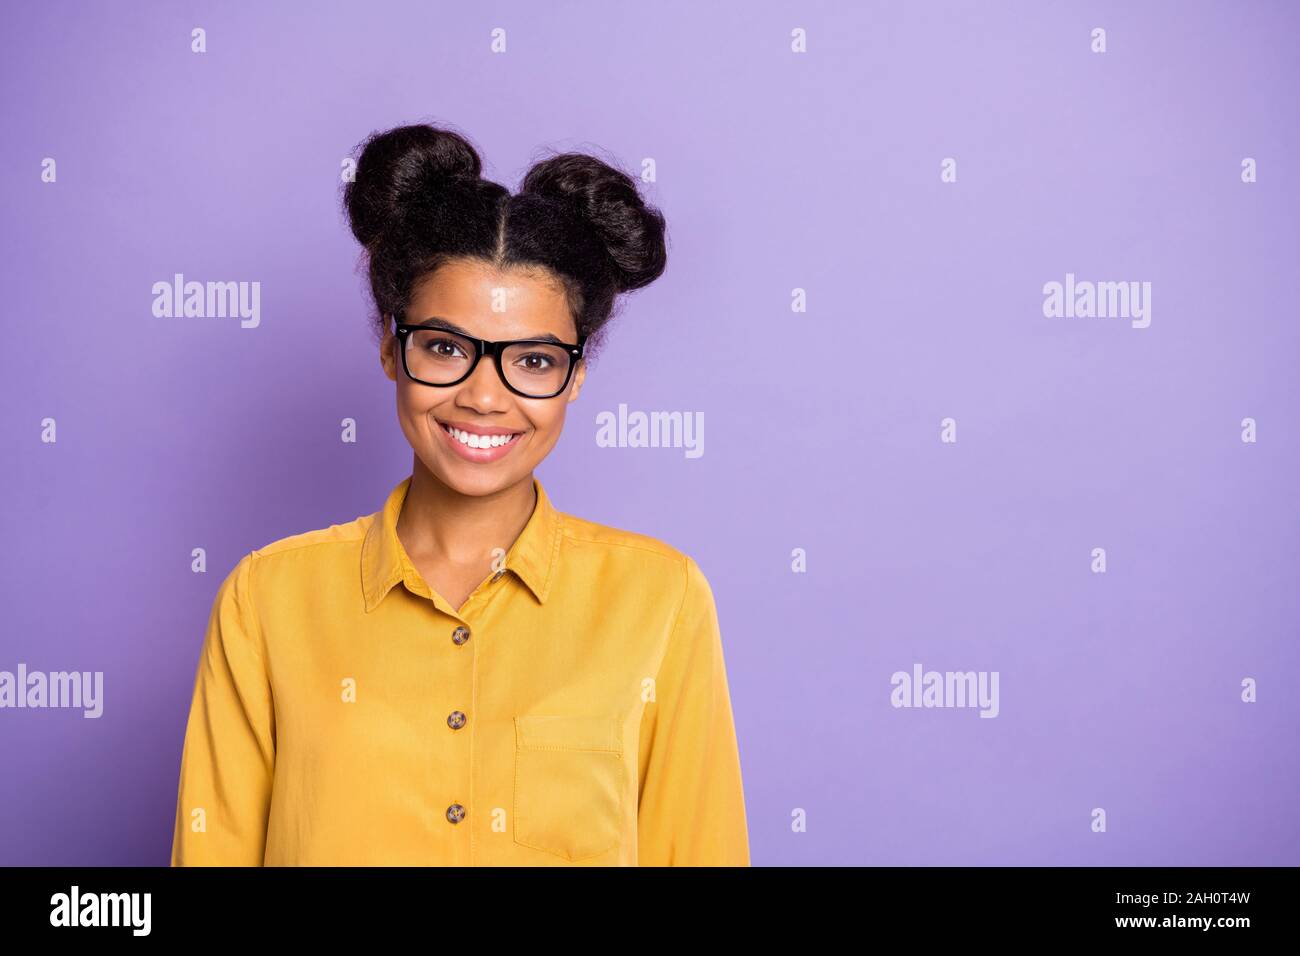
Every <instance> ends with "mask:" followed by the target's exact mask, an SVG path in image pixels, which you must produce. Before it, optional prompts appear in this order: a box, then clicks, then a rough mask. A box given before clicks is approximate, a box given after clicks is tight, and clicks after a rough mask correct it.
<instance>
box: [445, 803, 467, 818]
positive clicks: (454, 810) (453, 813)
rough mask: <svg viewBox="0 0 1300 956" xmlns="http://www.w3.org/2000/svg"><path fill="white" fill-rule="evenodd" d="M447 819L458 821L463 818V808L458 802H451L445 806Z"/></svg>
mask: <svg viewBox="0 0 1300 956" xmlns="http://www.w3.org/2000/svg"><path fill="white" fill-rule="evenodd" d="M447 819H448V820H449V821H451V822H452V823H460V821H461V820H464V819H465V808H464V807H462V806H461V805H460V804H459V803H453V804H452V805H451V806H449V807H448V808H447Z"/></svg>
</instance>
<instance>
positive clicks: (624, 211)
mask: <svg viewBox="0 0 1300 956" xmlns="http://www.w3.org/2000/svg"><path fill="white" fill-rule="evenodd" d="M520 194H521V195H531V196H539V197H543V198H546V199H550V200H553V201H556V202H561V203H566V204H568V205H569V206H570V207H571V208H573V209H574V210H575V211H576V212H577V213H578V215H579V216H581V217H582V219H584V220H585V221H586V222H587V223H588V224H589V225H590V226H591V227H592V229H593V230H594V231H595V233H596V236H597V238H598V239H599V240H600V242H601V243H602V245H603V246H604V247H605V251H606V254H607V256H608V260H609V265H610V269H611V271H612V272H613V274H614V277H615V281H616V284H617V286H618V291H620V292H626V291H629V290H631V289H639V288H641V287H642V286H645V285H649V284H650V283H651V282H653V281H654V280H655V279H657V278H658V277H659V276H660V275H662V274H663V271H664V266H665V264H666V262H667V250H666V249H665V247H664V228H665V224H664V217H663V215H662V214H660V212H659V210H657V209H655V208H654V207H652V206H648V205H646V203H645V201H644V200H643V199H642V198H641V194H640V192H639V191H638V190H637V186H636V180H634V179H633V178H632V177H631V176H629V175H628V174H627V173H625V172H623V171H622V170H620V169H616V168H615V167H613V166H611V165H609V164H608V163H605V162H603V161H601V160H600V159H597V158H596V157H595V156H590V155H587V154H585V153H561V154H559V155H557V156H553V157H551V158H549V159H546V160H543V161H542V162H539V163H538V164H536V165H535V166H533V168H532V169H530V170H529V171H528V175H527V176H525V177H524V181H523V183H522V185H521V186H520Z"/></svg>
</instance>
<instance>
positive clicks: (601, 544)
mask: <svg viewBox="0 0 1300 956" xmlns="http://www.w3.org/2000/svg"><path fill="white" fill-rule="evenodd" d="M363 145H364V148H363V149H362V152H361V155H360V158H359V161H358V163H357V167H356V176H355V181H353V182H351V183H349V184H347V185H346V187H345V188H344V192H343V202H344V205H345V208H346V211H347V214H348V217H349V219H350V222H351V227H352V232H353V234H354V235H355V236H356V238H357V240H358V241H359V242H360V243H361V244H362V246H364V248H365V254H366V257H367V259H368V261H369V278H370V290H371V295H372V297H373V300H374V304H375V313H374V317H375V330H376V332H377V333H378V335H377V337H378V345H379V357H380V362H381V364H382V366H383V369H384V373H385V374H386V375H387V376H388V378H389V379H390V380H391V381H393V382H394V383H396V403H397V419H398V423H399V424H400V425H401V428H402V432H403V433H404V434H405V436H406V438H407V440H408V441H409V442H410V444H411V448H412V450H413V452H414V456H413V462H412V472H411V474H410V475H409V476H407V477H405V478H403V479H402V480H401V481H400V482H399V483H398V484H397V485H396V486H395V487H394V488H393V489H392V492H391V493H390V494H389V495H388V498H387V500H386V501H384V502H383V505H382V507H381V508H380V509H379V510H378V511H376V512H375V513H374V514H371V515H368V516H366V517H360V518H357V519H355V520H353V521H351V522H349V523H347V524H341V525H339V524H335V525H330V526H329V527H328V528H321V529H318V530H314V531H308V532H306V533H303V534H298V535H294V536H291V537H288V538H282V539H280V540H278V541H275V542H273V543H271V544H269V545H267V546H266V547H263V548H260V549H257V550H255V551H252V552H251V553H249V554H247V555H245V556H244V557H243V558H242V559H241V560H240V561H239V562H238V564H237V565H236V566H235V568H234V570H233V571H231V572H230V574H229V575H228V576H227V577H226V579H225V581H224V582H223V583H222V585H221V586H220V588H219V590H218V592H217V596H216V600H215V602H214V604H213V608H212V614H211V616H210V618H209V623H208V629H207V634H206V637H205V640H204V643H203V648H202V651H201V655H200V661H199V666H198V672H197V676H196V680H195V686H194V695H193V702H192V706H191V710H190V717H189V724H188V728H187V731H186V735H185V743H184V750H183V754H182V758H181V772H180V784H179V789H178V796H177V809H176V828H175V836H174V843H173V847H172V865H174V866H179V865H212V864H218V865H221V864H233V865H254V866H256V865H268V866H274V865H325V866H333V865H458V866H502V865H504V866H553V865H569V864H582V865H600V866H612V865H641V866H647V865H650V866H667V865H677V866H681V865H697V866H698V865H748V863H749V844H748V834H747V828H746V815H745V804H744V796H743V791H742V785H741V772H740V759H739V752H738V747H737V742H736V736H735V730H734V725H733V718H732V711H731V701H730V695H729V691H728V684H727V677H726V670H725V667H724V663H723V655H722V644H721V638H720V634H719V629H718V619H717V612H716V609H715V606H714V601H713V595H712V591H711V589H710V587H709V583H708V581H707V579H706V578H705V577H704V575H703V574H702V573H701V571H700V568H699V566H698V565H697V564H696V562H695V561H694V560H693V559H692V558H690V557H689V556H687V555H685V554H683V553H681V552H680V551H678V550H676V549H674V548H673V547H671V546H669V545H667V544H665V543H664V542H662V541H659V540H657V539H655V538H651V537H648V536H646V535H642V534H637V533H634V532H631V531H624V530H620V529H616V528H612V527H608V526H605V525H600V524H597V523H594V522H592V521H587V520H584V519H582V518H579V517H575V516H574V515H571V514H567V513H564V512H561V511H559V510H557V509H556V508H555V507H554V506H553V505H552V503H551V501H550V499H549V497H548V496H547V494H546V492H545V491H544V490H543V488H542V485H541V483H540V481H538V479H537V478H536V477H535V475H534V469H536V467H537V466H538V464H540V463H541V461H542V459H544V458H545V457H546V456H547V454H548V453H549V452H550V451H551V449H552V448H554V447H555V443H556V441H557V440H558V439H559V437H560V432H561V430H562V428H563V426H564V419H565V412H566V409H567V408H568V406H569V404H570V403H571V402H573V401H575V400H576V399H577V398H578V394H579V391H580V389H581V388H582V383H583V380H584V378H585V375H586V364H587V363H586V359H587V357H589V356H590V355H591V354H592V352H593V349H594V348H595V347H596V346H597V345H598V343H599V341H600V338H601V332H602V330H603V329H604V328H605V326H606V323H607V321H608V320H609V318H610V315H611V312H612V309H613V304H614V301H615V298H616V296H617V295H618V294H619V293H621V292H626V291H628V290H631V289H637V288H640V287H642V286H645V285H647V284H648V283H650V282H651V281H653V280H654V279H656V278H657V277H658V276H659V275H660V274H661V273H662V272H663V269H664V264H665V247H664V220H663V217H662V216H661V215H660V214H659V212H658V211H657V210H655V209H653V208H651V207H649V206H647V205H646V204H645V203H644V202H643V200H642V199H641V197H640V196H639V194H638V192H637V188H636V184H635V182H634V181H633V180H632V179H631V178H630V177H629V176H628V175H626V174H625V173H623V172H621V171H619V170H617V169H614V168H612V167H611V166H609V165H607V164H605V163H603V162H601V161H600V160H598V159H596V158H594V157H591V156H586V155H581V154H563V155H557V156H554V157H552V158H549V159H547V160H545V161H543V162H540V163H538V164H537V165H535V166H534V167H533V168H532V169H531V171H530V172H529V173H528V174H527V176H526V177H525V179H524V181H523V184H522V186H521V188H520V191H519V192H518V193H517V194H514V195H511V194H510V193H509V192H508V191H507V190H506V189H505V188H503V187H502V186H499V185H497V184H496V183H493V182H489V181H486V180H484V179H482V178H481V176H480V173H481V165H480V161H479V157H478V155H477V153H476V152H475V150H474V148H473V147H472V146H471V145H470V143H469V142H468V141H466V139H464V138H463V137H462V136H460V135H458V134H456V133H454V132H452V131H450V130H446V129H437V128H434V127H431V126H427V125H417V126H405V127H399V128H397V129H393V130H389V131H387V132H384V133H379V134H375V135H373V136H371V137H370V138H369V139H368V140H367V141H366V142H365V143H364V144H363Z"/></svg>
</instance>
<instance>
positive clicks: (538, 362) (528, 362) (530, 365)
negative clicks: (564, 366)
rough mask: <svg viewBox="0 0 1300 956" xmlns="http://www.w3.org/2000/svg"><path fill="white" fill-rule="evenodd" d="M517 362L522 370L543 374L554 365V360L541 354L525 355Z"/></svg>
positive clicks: (530, 353)
mask: <svg viewBox="0 0 1300 956" xmlns="http://www.w3.org/2000/svg"><path fill="white" fill-rule="evenodd" d="M519 362H521V363H522V364H523V367H524V370H525V371H528V372H543V371H546V370H547V369H548V368H550V367H551V365H554V364H555V360H554V359H552V358H551V357H550V356H549V355H543V354H542V353H541V352H529V353H528V354H527V355H522V356H520V357H519ZM547 363H549V364H547Z"/></svg>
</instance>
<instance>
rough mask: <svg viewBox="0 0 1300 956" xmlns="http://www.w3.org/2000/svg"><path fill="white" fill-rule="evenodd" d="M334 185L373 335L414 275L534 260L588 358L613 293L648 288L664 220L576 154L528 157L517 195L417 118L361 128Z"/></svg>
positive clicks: (402, 299) (607, 171) (604, 167)
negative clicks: (363, 270)
mask: <svg viewBox="0 0 1300 956" xmlns="http://www.w3.org/2000/svg"><path fill="white" fill-rule="evenodd" d="M357 148H358V150H359V151H360V157H359V158H358V159H357V162H356V175H355V178H354V179H353V181H352V182H349V183H346V185H345V186H344V188H343V208H344V210H345V211H346V213H347V217H348V221H349V224H350V226H351V229H352V234H353V235H354V236H356V238H357V241H358V242H360V243H361V245H362V246H364V247H365V251H364V253H363V257H364V258H365V259H367V260H368V262H369V274H370V294H371V298H372V301H373V304H374V308H375V311H374V313H373V315H372V316H371V319H372V322H373V325H374V329H373V331H374V332H375V337H376V340H378V339H380V338H381V337H382V335H383V332H384V329H385V327H386V324H387V321H388V318H389V316H391V315H393V314H394V313H396V312H400V311H402V310H404V309H405V308H406V307H407V305H408V304H409V301H410V296H411V294H412V291H413V290H414V288H415V286H416V283H417V282H419V281H420V280H422V279H424V278H426V277H427V276H428V275H430V274H431V273H433V272H434V271H435V270H436V269H438V267H439V266H441V265H443V264H444V263H446V262H447V261H449V260H452V259H458V258H470V259H477V260H480V261H482V262H485V263H488V264H490V265H493V266H496V267H499V268H508V267H522V268H525V269H529V268H532V269H535V268H537V267H541V268H543V269H545V270H547V271H548V272H549V273H550V274H551V275H552V276H554V277H555V278H556V279H558V280H559V282H560V284H561V286H562V288H563V289H564V294H565V297H566V299H567V302H568V305H569V309H570V312H571V314H572V316H573V321H574V324H575V325H576V326H577V329H578V334H579V335H586V336H588V337H589V338H588V343H587V349H586V352H587V354H588V356H589V357H590V356H591V355H594V354H595V352H597V351H599V347H600V345H601V343H602V340H603V338H602V333H603V331H604V329H605V328H606V327H607V324H608V322H609V320H610V318H611V316H612V315H613V309H614V300H615V297H616V296H617V295H618V294H619V293H622V292H628V291H631V290H633V289H639V288H641V287H642V286H646V285H649V284H650V283H651V282H653V281H654V280H655V279H657V278H658V277H659V276H660V275H662V274H663V271H664V266H665V264H666V262H667V249H666V246H665V241H664V239H665V227H664V217H663V216H662V215H661V214H660V212H659V210H657V209H655V208H654V207H652V206H649V205H647V204H646V203H645V201H644V200H643V199H642V198H641V196H640V194H639V193H638V192H637V187H636V181H635V180H634V179H633V178H632V177H631V176H630V175H628V174H627V173H625V172H623V171H622V170H620V169H617V168H615V167H614V166H611V165H609V164H608V163H605V162H603V161H601V160H600V159H597V158H595V157H594V156H589V155H586V154H583V153H560V154H557V155H554V156H551V157H549V158H547V159H544V160H542V161H540V162H537V163H536V164H535V165H534V166H533V167H532V168H531V169H530V170H529V171H528V174H527V175H526V176H525V177H524V180H523V183H522V185H521V186H520V189H519V192H518V193H517V194H515V195H511V194H510V192H509V191H508V190H507V189H506V188H505V187H504V186H500V185H498V184H497V183H494V182H491V181H489V180H486V179H483V178H482V177H481V173H482V164H481V162H480V160H479V155H478V152H477V151H476V150H475V148H474V147H473V146H472V145H471V144H470V142H469V140H468V139H467V138H466V137H464V136H463V135H461V134H460V133H457V132H454V131H452V130H450V129H446V128H438V127H436V126H432V125H428V124H419V125H414V126H399V127H397V128H395V129H390V130H387V131H386V132H378V133H372V134H371V135H370V136H369V137H368V138H367V139H366V140H364V141H363V142H362V143H361V144H359V145H358V147H357Z"/></svg>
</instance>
